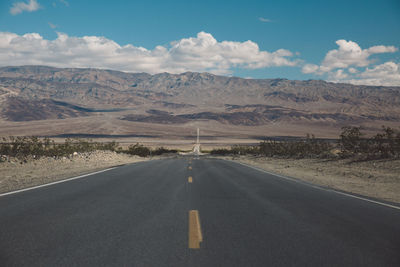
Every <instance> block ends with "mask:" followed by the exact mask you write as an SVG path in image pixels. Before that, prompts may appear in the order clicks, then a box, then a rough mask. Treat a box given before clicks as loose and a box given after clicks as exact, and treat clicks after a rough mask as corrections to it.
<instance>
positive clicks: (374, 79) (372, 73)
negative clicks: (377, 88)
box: [333, 61, 400, 86]
mask: <svg viewBox="0 0 400 267" xmlns="http://www.w3.org/2000/svg"><path fill="white" fill-rule="evenodd" d="M336 78H337V79H333V81H337V82H349V83H352V84H364V85H386V86H400V64H399V63H395V62H393V61H388V62H385V63H383V64H380V65H377V66H374V67H372V68H366V70H365V71H363V72H361V73H359V74H357V75H354V76H352V78H351V79H348V77H347V76H346V77H336Z"/></svg>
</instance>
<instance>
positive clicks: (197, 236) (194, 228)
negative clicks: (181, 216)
mask: <svg viewBox="0 0 400 267" xmlns="http://www.w3.org/2000/svg"><path fill="white" fill-rule="evenodd" d="M202 241H203V234H202V233H201V227H200V217H199V211H198V210H190V211H189V248H191V249H199V248H200V243H201V242H202Z"/></svg>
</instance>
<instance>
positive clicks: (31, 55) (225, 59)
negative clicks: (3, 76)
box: [0, 32, 298, 74]
mask: <svg viewBox="0 0 400 267" xmlns="http://www.w3.org/2000/svg"><path fill="white" fill-rule="evenodd" d="M292 57H293V54H292V52H290V51H288V50H285V49H279V50H277V51H274V52H267V51H261V50H260V49H259V47H258V45H257V44H256V43H254V42H252V41H246V42H233V41H222V42H218V41H217V40H215V38H214V37H213V36H212V35H211V34H209V33H205V32H199V33H198V34H197V36H196V37H191V38H184V39H181V40H178V41H174V42H172V43H171V44H170V46H168V47H166V46H157V47H155V48H154V49H153V50H149V49H146V48H143V47H137V46H134V45H132V44H128V45H124V46H121V45H119V44H118V43H116V42H114V41H113V40H110V39H107V38H105V37H98V36H84V37H71V36H68V35H66V34H63V33H58V37H57V39H55V40H46V39H43V37H42V36H40V35H39V34H37V33H28V34H24V35H17V34H14V33H6V32H0V65H3V66H6V65H33V64H38V65H39V64H40V65H50V66H55V67H95V68H109V69H116V70H121V71H128V72H148V73H159V72H170V73H181V72H185V71H199V72H203V71H207V72H212V73H216V74H231V73H232V68H247V69H257V68H265V67H272V66H295V65H296V64H297V62H298V61H297V60H294V59H292Z"/></svg>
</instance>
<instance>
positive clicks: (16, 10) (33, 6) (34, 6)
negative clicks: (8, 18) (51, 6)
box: [10, 0, 40, 15]
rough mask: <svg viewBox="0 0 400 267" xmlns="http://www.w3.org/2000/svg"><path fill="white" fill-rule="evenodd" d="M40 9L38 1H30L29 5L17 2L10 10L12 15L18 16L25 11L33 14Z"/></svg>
mask: <svg viewBox="0 0 400 267" xmlns="http://www.w3.org/2000/svg"><path fill="white" fill-rule="evenodd" d="M39 8H40V5H39V3H38V2H37V1H36V0H29V2H28V3H26V2H16V3H14V4H13V5H12V7H11V8H10V14H12V15H18V14H20V13H22V12H24V11H27V12H33V11H36V10H38V9H39Z"/></svg>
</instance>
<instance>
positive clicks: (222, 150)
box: [210, 148, 232, 156]
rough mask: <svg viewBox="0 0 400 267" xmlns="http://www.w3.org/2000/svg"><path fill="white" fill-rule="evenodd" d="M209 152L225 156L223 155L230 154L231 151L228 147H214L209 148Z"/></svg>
mask: <svg viewBox="0 0 400 267" xmlns="http://www.w3.org/2000/svg"><path fill="white" fill-rule="evenodd" d="M210 154H211V155H221V156H225V155H229V154H232V151H231V150H230V149H226V148H216V149H213V150H211V151H210Z"/></svg>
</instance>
